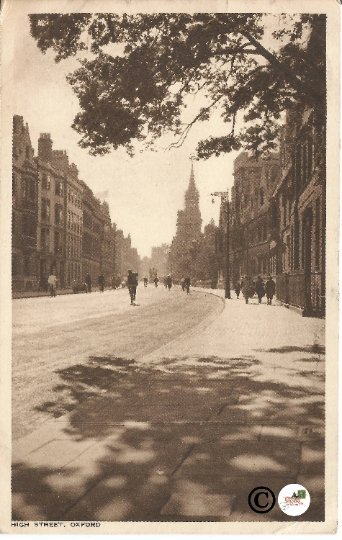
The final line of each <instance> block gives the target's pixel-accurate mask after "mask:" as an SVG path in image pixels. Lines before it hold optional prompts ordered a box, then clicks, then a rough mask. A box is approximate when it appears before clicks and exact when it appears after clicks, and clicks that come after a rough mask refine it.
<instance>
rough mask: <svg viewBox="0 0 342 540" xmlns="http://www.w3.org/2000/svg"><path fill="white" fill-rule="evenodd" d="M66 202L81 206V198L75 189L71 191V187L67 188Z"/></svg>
mask: <svg viewBox="0 0 342 540" xmlns="http://www.w3.org/2000/svg"><path fill="white" fill-rule="evenodd" d="M67 197H68V202H69V203H70V204H73V205H74V206H76V207H77V208H82V200H81V198H80V197H79V195H78V193H76V192H75V191H73V190H72V189H70V188H68V195H67Z"/></svg>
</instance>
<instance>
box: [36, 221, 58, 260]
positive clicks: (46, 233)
mask: <svg viewBox="0 0 342 540" xmlns="http://www.w3.org/2000/svg"><path fill="white" fill-rule="evenodd" d="M40 247H41V249H42V250H44V251H49V252H50V251H51V248H53V252H54V253H55V254H56V255H62V254H63V237H62V234H61V233H60V232H59V231H54V235H53V246H52V245H51V234H50V229H48V228H45V227H43V228H42V229H41V232H40Z"/></svg>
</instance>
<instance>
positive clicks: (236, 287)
mask: <svg viewBox="0 0 342 540" xmlns="http://www.w3.org/2000/svg"><path fill="white" fill-rule="evenodd" d="M240 291H241V283H240V281H237V282H236V283H235V294H236V298H239V295H240Z"/></svg>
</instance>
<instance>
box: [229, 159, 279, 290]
mask: <svg viewBox="0 0 342 540" xmlns="http://www.w3.org/2000/svg"><path fill="white" fill-rule="evenodd" d="M279 170H280V167H279V155H278V154H271V155H270V156H269V157H268V158H259V159H256V158H254V157H251V156H250V155H249V154H248V153H247V152H242V153H241V154H240V155H239V156H238V157H237V158H236V159H235V162H234V186H233V188H232V197H231V203H230V216H229V219H230V223H229V225H230V227H229V228H230V231H229V232H230V244H229V252H230V253H229V260H230V267H231V270H232V271H231V278H232V279H233V281H236V280H238V279H240V278H241V277H242V276H243V275H249V276H251V277H253V278H255V277H257V276H258V275H259V274H260V275H265V274H267V273H269V272H270V271H272V268H270V236H271V223H270V204H271V197H272V193H273V191H274V188H275V185H276V183H277V179H278V178H279Z"/></svg>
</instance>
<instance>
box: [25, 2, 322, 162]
mask: <svg viewBox="0 0 342 540" xmlns="http://www.w3.org/2000/svg"><path fill="white" fill-rule="evenodd" d="M267 18H268V19H270V18H272V16H270V15H268V16H267ZM283 19H284V26H283V28H282V29H280V30H273V32H269V34H270V35H271V34H272V39H271V40H270V36H269V35H267V36H265V27H266V26H265V17H264V16H263V15H262V14H248V13H247V14H236V13H195V14H185V13H159V14H153V15H150V14H137V15H127V14H123V15H117V14H113V13H102V14H35V15H30V25H31V34H32V36H33V38H34V39H35V40H36V42H37V45H38V47H39V48H40V50H41V51H42V52H43V53H45V52H46V51H47V50H48V49H52V50H53V51H54V53H55V60H56V62H60V61H61V60H63V59H66V58H68V57H70V56H77V57H78V58H79V61H80V65H79V67H78V68H77V69H76V70H75V71H74V72H73V73H72V74H70V75H68V81H69V83H70V84H71V86H72V88H73V90H74V92H75V93H76V95H77V97H78V100H79V105H80V112H78V114H77V115H76V117H75V119H74V122H73V128H74V129H75V130H76V131H77V132H78V133H79V134H80V136H81V138H80V142H79V144H80V146H81V147H83V148H87V149H89V151H90V153H91V154H93V155H98V154H105V153H107V152H109V151H110V150H111V149H117V148H119V147H124V148H125V149H126V150H127V151H128V153H130V154H133V153H134V145H135V143H136V142H137V141H143V142H144V143H145V144H146V146H147V147H151V146H152V145H153V143H154V141H155V140H156V139H158V138H159V137H160V136H162V135H163V134H164V133H166V132H172V133H173V134H174V136H175V138H174V142H173V143H171V145H170V147H178V146H181V145H182V143H183V142H184V140H185V138H186V137H187V135H188V133H189V130H190V129H191V126H192V125H193V124H194V123H195V122H200V121H205V120H207V119H209V118H210V115H211V114H212V113H213V112H214V111H217V110H218V111H219V113H220V115H221V117H222V119H223V121H224V122H225V123H226V124H227V132H226V134H224V135H223V136H215V134H213V135H212V136H211V137H209V138H208V139H206V140H202V141H200V142H199V144H198V146H197V157H199V158H204V159H206V158H208V157H210V156H212V155H219V154H220V153H222V152H230V151H232V150H239V149H240V148H242V147H243V148H245V149H247V150H251V151H253V152H255V153H257V152H265V151H268V150H272V149H275V148H276V145H277V136H278V129H279V119H280V117H281V114H282V112H283V111H285V110H286V109H288V108H290V107H293V106H296V107H299V108H300V109H301V110H302V109H303V108H305V107H314V108H322V107H323V104H324V103H325V16H324V15H315V14H312V15H298V16H293V17H289V16H283ZM267 24H268V25H269V27H271V26H272V20H268V23H267ZM270 42H271V43H272V48H271V46H270V45H269V46H266V43H270ZM196 94H201V95H203V101H204V102H205V103H206V105H205V106H201V107H200V108H199V110H198V113H197V114H196V115H195V116H194V118H193V119H192V120H191V121H190V122H188V123H184V120H183V116H184V115H183V113H184V110H185V109H186V107H187V99H188V96H189V95H196ZM241 125H243V127H242V128H241V127H239V126H241Z"/></svg>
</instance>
